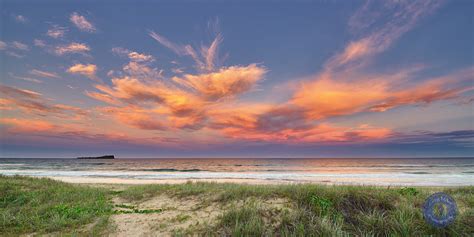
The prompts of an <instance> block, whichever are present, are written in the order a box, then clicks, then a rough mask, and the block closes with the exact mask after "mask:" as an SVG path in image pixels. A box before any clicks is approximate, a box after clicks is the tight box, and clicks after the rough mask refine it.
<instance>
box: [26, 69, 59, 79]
mask: <svg viewBox="0 0 474 237" xmlns="http://www.w3.org/2000/svg"><path fill="white" fill-rule="evenodd" d="M29 73H30V74H31V75H35V76H38V77H47V78H56V79H59V78H60V77H59V76H58V74H56V73H54V72H46V71H41V70H38V69H33V70H31V71H30V72H29Z"/></svg>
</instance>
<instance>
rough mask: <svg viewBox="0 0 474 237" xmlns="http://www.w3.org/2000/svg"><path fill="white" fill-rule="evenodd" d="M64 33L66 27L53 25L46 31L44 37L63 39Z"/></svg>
mask: <svg viewBox="0 0 474 237" xmlns="http://www.w3.org/2000/svg"><path fill="white" fill-rule="evenodd" d="M66 32H67V28H66V27H62V26H58V25H53V26H51V28H50V29H48V31H47V32H46V35H47V36H49V37H51V38H54V39H60V38H63V37H64V35H65V34H66Z"/></svg>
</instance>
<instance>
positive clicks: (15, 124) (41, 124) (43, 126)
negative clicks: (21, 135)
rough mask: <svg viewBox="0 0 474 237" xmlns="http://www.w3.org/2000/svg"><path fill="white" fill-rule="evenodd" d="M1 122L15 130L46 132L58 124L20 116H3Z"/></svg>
mask: <svg viewBox="0 0 474 237" xmlns="http://www.w3.org/2000/svg"><path fill="white" fill-rule="evenodd" d="M0 123H1V124H5V125H7V126H9V127H10V129H12V131H15V132H44V131H50V130H52V129H54V128H55V127H56V126H55V125H54V124H52V123H50V122H46V121H43V120H29V119H18V118H2V119H0Z"/></svg>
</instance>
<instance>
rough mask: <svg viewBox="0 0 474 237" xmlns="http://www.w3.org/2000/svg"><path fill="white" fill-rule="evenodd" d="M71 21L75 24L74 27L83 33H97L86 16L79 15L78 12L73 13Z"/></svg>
mask: <svg viewBox="0 0 474 237" xmlns="http://www.w3.org/2000/svg"><path fill="white" fill-rule="evenodd" d="M69 20H71V22H72V23H74V25H75V26H76V27H77V28H79V30H81V31H84V32H89V33H92V32H96V31H97V29H96V28H95V26H94V25H92V23H90V22H89V21H88V20H87V19H86V18H85V17H84V16H81V15H79V14H78V13H77V12H73V13H72V14H71V16H70V18H69Z"/></svg>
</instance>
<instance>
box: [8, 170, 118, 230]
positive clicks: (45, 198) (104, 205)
mask: <svg viewBox="0 0 474 237" xmlns="http://www.w3.org/2000/svg"><path fill="white" fill-rule="evenodd" d="M111 210H112V206H111V204H110V202H109V197H108V194H107V191H104V190H100V189H97V188H92V187H86V186H79V185H73V184H66V183H62V182H58V181H53V180H51V179H38V178H28V177H18V176H15V177H6V176H0V235H13V234H24V233H36V234H42V233H55V232H58V233H63V232H64V233H74V232H76V233H77V232H81V231H87V232H89V233H96V234H98V233H100V231H101V230H102V227H105V226H107V220H108V218H107V217H108V215H109V214H110V212H111ZM94 222H95V224H96V225H94V226H92V227H91V228H90V229H87V228H86V226H85V225H86V224H89V223H94Z"/></svg>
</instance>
